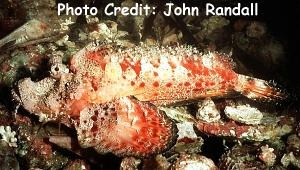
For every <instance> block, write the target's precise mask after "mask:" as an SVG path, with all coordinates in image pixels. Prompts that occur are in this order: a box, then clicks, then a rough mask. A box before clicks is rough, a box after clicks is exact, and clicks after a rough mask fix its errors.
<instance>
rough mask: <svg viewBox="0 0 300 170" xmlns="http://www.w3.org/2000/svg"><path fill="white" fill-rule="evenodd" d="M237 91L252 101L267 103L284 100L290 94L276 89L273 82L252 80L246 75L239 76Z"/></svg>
mask: <svg viewBox="0 0 300 170" xmlns="http://www.w3.org/2000/svg"><path fill="white" fill-rule="evenodd" d="M235 90H236V91H238V92H240V93H241V94H243V95H244V96H246V97H248V98H250V99H262V100H267V101H272V100H283V99H286V98H288V94H287V93H286V92H285V91H283V90H281V89H280V88H278V87H276V83H275V82H273V81H265V80H262V79H257V78H252V77H249V76H245V75H241V74H239V75H238V84H237V86H236V87H235Z"/></svg>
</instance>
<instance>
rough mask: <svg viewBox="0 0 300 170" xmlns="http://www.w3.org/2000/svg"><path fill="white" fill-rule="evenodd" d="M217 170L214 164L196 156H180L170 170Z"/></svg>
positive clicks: (205, 158)
mask: <svg viewBox="0 0 300 170" xmlns="http://www.w3.org/2000/svg"><path fill="white" fill-rule="evenodd" d="M175 169H176V170H198V169H199V170H217V169H218V168H217V167H216V165H215V164H214V162H213V161H212V160H211V159H209V158H207V157H205V156H202V155H198V154H190V155H189V154H181V155H180V157H179V158H178V160H177V161H176V162H175V163H174V164H173V165H172V167H171V170H175Z"/></svg>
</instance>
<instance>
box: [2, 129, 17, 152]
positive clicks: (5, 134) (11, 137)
mask: <svg viewBox="0 0 300 170" xmlns="http://www.w3.org/2000/svg"><path fill="white" fill-rule="evenodd" d="M0 135H1V136H2V139H1V140H4V141H6V142H7V143H8V145H9V146H10V147H17V138H16V137H15V135H16V132H15V131H11V127H10V126H0Z"/></svg>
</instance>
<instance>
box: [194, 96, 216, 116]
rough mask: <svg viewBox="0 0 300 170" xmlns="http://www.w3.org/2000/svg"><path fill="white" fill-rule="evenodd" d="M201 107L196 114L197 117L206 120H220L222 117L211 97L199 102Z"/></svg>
mask: <svg viewBox="0 0 300 170" xmlns="http://www.w3.org/2000/svg"><path fill="white" fill-rule="evenodd" d="M198 106H199V109H198V112H197V114H196V117H197V119H201V120H204V121H206V122H218V121H219V120H220V118H221V116H220V113H219V111H218V109H217V108H216V105H215V103H214V102H213V101H212V100H211V99H205V100H203V101H202V102H200V103H199V104H198Z"/></svg>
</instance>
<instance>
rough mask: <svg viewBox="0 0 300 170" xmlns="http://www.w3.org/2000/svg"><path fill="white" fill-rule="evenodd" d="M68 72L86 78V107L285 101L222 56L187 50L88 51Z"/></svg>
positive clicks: (268, 85)
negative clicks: (229, 99)
mask: <svg viewBox="0 0 300 170" xmlns="http://www.w3.org/2000/svg"><path fill="white" fill-rule="evenodd" d="M70 68H71V70H72V71H74V72H76V73H77V74H82V75H85V79H86V85H87V86H91V87H92V88H93V89H92V90H90V89H89V92H87V93H92V94H90V95H89V96H91V97H89V99H88V100H89V102H91V103H103V102H106V101H111V100H114V99H118V98H120V97H124V96H134V97H136V98H137V99H138V100H139V101H149V102H151V103H154V104H156V105H169V104H173V103H176V102H180V101H186V100H195V99H201V98H206V97H224V96H228V95H229V94H232V92H239V93H241V94H243V95H245V96H247V97H249V98H253V99H256V98H263V99H270V100H272V99H276V98H283V97H284V95H283V94H282V93H281V92H280V91H279V90H278V89H276V88H274V87H272V85H270V84H269V83H268V82H266V81H264V80H261V79H256V78H252V77H248V76H245V75H240V74H237V73H235V72H234V71H233V63H232V61H231V60H230V58H229V57H228V56H226V55H224V54H218V53H208V54H204V55H203V54H200V53H199V52H198V51H197V50H196V49H194V48H191V47H166V48H159V47H136V48H134V49H128V50H123V51H117V50H115V49H114V48H111V47H109V46H104V47H93V46H89V47H87V48H86V49H83V50H82V51H80V52H79V53H78V54H77V55H75V56H74V57H73V58H72V61H71V66H70Z"/></svg>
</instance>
